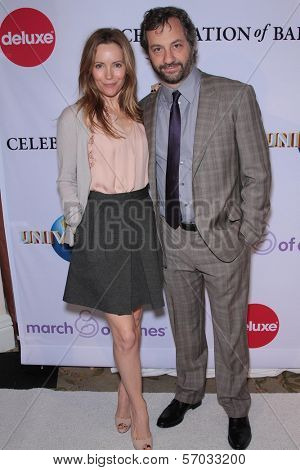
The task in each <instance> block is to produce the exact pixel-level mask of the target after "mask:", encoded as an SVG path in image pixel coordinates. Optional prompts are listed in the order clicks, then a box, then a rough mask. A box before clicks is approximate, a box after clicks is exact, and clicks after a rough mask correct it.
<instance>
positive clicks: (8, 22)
mask: <svg viewBox="0 0 300 470" xmlns="http://www.w3.org/2000/svg"><path fill="white" fill-rule="evenodd" d="M0 45H1V49H2V51H3V54H4V55H5V56H6V57H7V58H8V59H9V60H10V61H11V62H13V63H14V64H16V65H20V66H22V67H35V66H37V65H40V64H42V63H43V62H45V61H46V60H47V59H48V58H49V57H50V55H51V54H52V52H53V49H54V47H55V31H54V28H53V25H52V23H51V21H50V20H49V18H48V17H47V16H46V15H44V13H42V12H41V11H39V10H35V9H34V8H19V9H18V10H14V11H12V12H11V13H9V15H7V17H6V18H5V19H4V20H3V22H2V24H1V27H0Z"/></svg>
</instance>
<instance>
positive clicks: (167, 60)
mask: <svg viewBox="0 0 300 470" xmlns="http://www.w3.org/2000/svg"><path fill="white" fill-rule="evenodd" d="M174 59H175V58H174V54H173V51H172V49H171V48H170V49H166V50H165V57H164V62H165V64H171V63H172V62H174Z"/></svg>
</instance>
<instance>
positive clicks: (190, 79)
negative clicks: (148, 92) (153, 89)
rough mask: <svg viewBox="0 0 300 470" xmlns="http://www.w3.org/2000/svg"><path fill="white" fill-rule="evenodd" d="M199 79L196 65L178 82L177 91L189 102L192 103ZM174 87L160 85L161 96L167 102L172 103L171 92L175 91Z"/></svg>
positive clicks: (199, 73) (199, 74)
mask: <svg viewBox="0 0 300 470" xmlns="http://www.w3.org/2000/svg"><path fill="white" fill-rule="evenodd" d="M200 79H201V72H200V70H199V69H197V67H195V66H194V67H193V68H192V70H191V72H190V73H189V75H188V76H187V77H186V78H185V79H184V80H183V82H181V83H180V85H179V87H178V91H180V93H181V94H182V95H183V96H184V98H185V99H186V100H187V101H188V102H189V103H192V102H193V101H194V97H195V94H196V92H197V91H198V90H199V86H200ZM175 90H176V88H170V87H167V86H166V85H162V86H161V89H160V91H161V94H160V96H161V98H162V99H164V100H165V101H166V102H167V103H168V104H172V103H173V97H172V93H173V91H175Z"/></svg>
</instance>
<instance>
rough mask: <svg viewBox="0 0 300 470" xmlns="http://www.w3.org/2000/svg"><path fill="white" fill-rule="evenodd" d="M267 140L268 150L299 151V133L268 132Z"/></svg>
mask: <svg viewBox="0 0 300 470" xmlns="http://www.w3.org/2000/svg"><path fill="white" fill-rule="evenodd" d="M267 140H268V144H269V147H270V148H284V147H287V148H297V149H298V150H299V151H300V132H299V131H284V132H269V133H268V134H267Z"/></svg>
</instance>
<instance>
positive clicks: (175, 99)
mask: <svg viewBox="0 0 300 470" xmlns="http://www.w3.org/2000/svg"><path fill="white" fill-rule="evenodd" d="M172 95H173V103H177V102H178V100H179V96H181V93H180V91H178V90H176V91H173V93H172Z"/></svg>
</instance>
